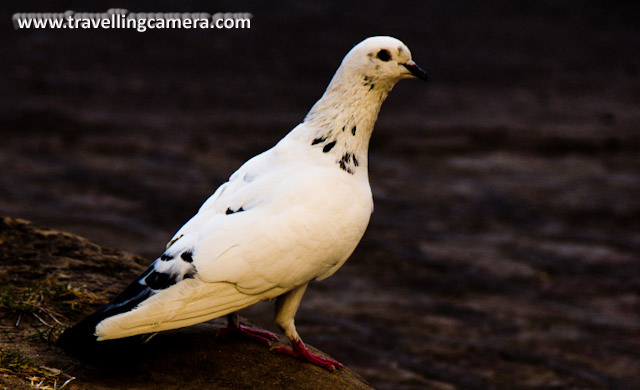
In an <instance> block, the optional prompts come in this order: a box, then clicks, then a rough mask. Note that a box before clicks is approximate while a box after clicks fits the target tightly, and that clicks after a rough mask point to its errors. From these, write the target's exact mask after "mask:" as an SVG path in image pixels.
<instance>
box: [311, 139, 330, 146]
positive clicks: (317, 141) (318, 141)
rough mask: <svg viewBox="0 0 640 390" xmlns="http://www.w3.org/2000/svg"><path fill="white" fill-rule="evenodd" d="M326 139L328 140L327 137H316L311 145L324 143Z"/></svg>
mask: <svg viewBox="0 0 640 390" xmlns="http://www.w3.org/2000/svg"><path fill="white" fill-rule="evenodd" d="M326 140H327V137H320V138H316V139H314V140H313V141H311V145H317V144H320V143H323V142H324V141H326Z"/></svg>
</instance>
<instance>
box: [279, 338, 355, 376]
mask: <svg viewBox="0 0 640 390" xmlns="http://www.w3.org/2000/svg"><path fill="white" fill-rule="evenodd" d="M291 346H292V348H287V347H273V348H271V351H274V352H278V353H282V354H285V355H289V356H293V357H295V358H298V359H301V360H305V361H307V362H309V363H311V364H314V365H316V366H319V367H322V368H324V369H326V370H329V371H334V370H335V369H336V368H342V367H344V366H343V365H342V364H341V363H340V362H338V361H335V360H332V359H328V358H325V357H322V356H318V355H316V354H313V353H311V352H310V351H309V350H308V349H307V347H305V345H304V343H303V342H302V340H293V341H291Z"/></svg>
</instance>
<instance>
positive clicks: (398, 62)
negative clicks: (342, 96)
mask: <svg viewBox="0 0 640 390" xmlns="http://www.w3.org/2000/svg"><path fill="white" fill-rule="evenodd" d="M341 68H342V69H343V70H344V71H345V72H347V73H351V74H350V76H358V75H359V76H361V77H362V79H363V81H364V82H368V83H367V84H369V85H371V84H372V83H373V84H375V82H376V81H378V82H380V83H381V84H390V86H391V87H393V85H394V84H395V83H396V82H398V81H399V80H402V79H407V78H414V77H415V78H418V79H421V80H425V81H426V80H427V74H426V73H425V71H424V70H422V69H420V67H419V66H418V65H416V63H415V62H413V60H412V59H411V51H409V48H408V47H407V46H406V45H405V44H404V43H402V41H400V40H398V39H396V38H392V37H371V38H367V39H365V40H364V41H362V42H360V43H359V44H357V45H356V46H354V47H353V49H351V51H350V52H349V53H348V54H347V55H346V57H345V58H344V60H343V62H342V65H341ZM353 73H355V74H353Z"/></svg>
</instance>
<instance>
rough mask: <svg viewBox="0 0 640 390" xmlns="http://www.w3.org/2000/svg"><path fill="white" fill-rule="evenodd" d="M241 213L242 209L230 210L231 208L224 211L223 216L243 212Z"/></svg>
mask: <svg viewBox="0 0 640 390" xmlns="http://www.w3.org/2000/svg"><path fill="white" fill-rule="evenodd" d="M243 211H244V209H243V208H242V207H240V208H239V209H237V210H231V207H228V208H227V211H225V214H227V215H229V214H235V213H240V212H243Z"/></svg>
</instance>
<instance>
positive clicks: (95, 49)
mask: <svg viewBox="0 0 640 390" xmlns="http://www.w3.org/2000/svg"><path fill="white" fill-rule="evenodd" d="M74 4H75V5H74ZM243 4H244V5H238V4H236V3H232V2H220V3H216V5H215V7H217V8H215V9H212V7H213V6H212V5H211V4H208V3H197V2H192V3H189V4H188V5H181V6H175V5H171V4H169V3H168V2H154V3H151V2H149V3H146V4H145V3H138V5H136V6H135V7H133V6H131V7H130V8H129V10H131V11H149V10H153V11H177V10H186V9H187V8H185V7H188V10H192V11H193V10H197V11H207V12H211V13H215V12H217V11H227V10H229V11H241V12H251V13H252V14H253V15H254V18H253V19H252V28H251V29H250V30H245V31H240V30H234V31H195V30H190V31H187V30H170V31H169V30H165V31H150V32H146V33H137V32H132V31H83V32H82V33H78V32H77V31H51V30H41V31H35V30H33V31H14V30H13V29H12V28H11V26H10V24H9V21H10V17H11V14H12V13H13V12H18V11H42V10H61V9H63V10H66V9H74V10H76V11H106V10H107V9H108V7H109V5H107V4H103V3H94V4H92V6H91V9H86V8H87V6H85V5H82V4H81V3H73V2H69V3H64V4H62V3H60V4H59V5H55V6H54V5H53V3H51V2H41V3H38V2H36V3H34V4H32V5H28V6H27V5H25V6H23V7H24V8H19V9H17V8H16V9H14V8H12V7H9V6H5V7H4V9H3V11H2V12H3V14H2V20H3V21H5V24H6V25H7V28H6V31H5V33H3V34H2V35H0V43H1V44H0V54H1V56H2V58H3V61H1V62H0V74H2V75H3V76H4V79H3V80H2V85H3V91H4V92H5V93H3V94H0V136H1V142H0V167H1V170H0V215H8V216H13V217H20V218H26V219H29V220H33V221H35V222H37V223H39V224H41V225H44V226H48V227H51V228H56V229H61V230H65V231H69V232H72V233H75V234H79V235H81V236H84V237H87V238H89V239H91V240H93V241H95V242H97V243H99V244H101V245H105V246H108V247H113V248H118V249H122V250H126V251H128V252H131V253H135V254H137V255H140V256H142V257H143V258H145V259H152V258H155V257H156V256H157V255H158V254H159V253H160V251H161V248H163V246H164V244H165V243H166V241H167V240H168V239H169V238H170V237H171V236H172V235H173V233H174V232H175V231H176V230H177V229H178V228H179V227H180V226H181V225H182V224H183V223H184V222H185V221H186V220H187V219H188V218H189V217H190V216H191V215H193V213H195V211H196V210H197V209H198V207H199V206H200V204H201V203H202V202H203V201H204V200H205V199H206V198H207V197H208V196H209V195H210V194H211V193H212V192H213V190H215V188H216V187H217V186H218V185H220V184H221V183H222V182H224V181H225V180H226V178H227V177H228V176H229V175H230V174H231V173H232V172H233V171H234V170H235V169H236V168H237V167H238V166H239V165H240V164H241V163H242V162H244V161H245V160H247V159H248V158H250V157H252V156H253V155H255V154H257V153H259V152H261V151H263V150H265V149H267V148H269V147H271V146H272V145H273V144H274V143H275V142H277V140H279V139H280V138H281V137H283V136H284V135H285V134H286V133H287V132H288V131H289V130H290V129H291V128H293V127H294V126H295V125H296V124H297V123H299V121H300V120H301V119H302V118H303V117H304V115H305V113H306V112H307V111H308V109H309V108H310V107H311V105H312V104H313V103H314V102H315V100H317V99H318V98H319V96H320V95H321V94H322V92H323V90H324V88H325V87H326V84H327V83H328V81H329V79H330V78H331V76H332V74H333V72H334V71H335V69H336V68H337V66H338V64H339V62H340V61H341V59H342V57H343V56H344V54H345V53H346V52H347V51H348V50H349V49H350V48H351V47H352V46H353V45H354V44H355V43H357V42H359V41H360V40H362V39H363V38H365V37H367V36H370V35H377V34H388V35H393V36H396V37H398V38H400V39H402V40H403V41H404V42H405V43H406V44H407V45H408V47H409V48H410V49H411V50H412V53H413V57H414V59H415V60H416V62H417V63H418V64H420V65H421V66H422V67H424V68H425V69H426V70H427V72H428V73H429V75H430V78H431V81H430V82H429V83H428V84H421V83H418V82H410V81H405V82H403V83H401V84H400V85H398V87H396V89H395V90H394V91H393V92H392V94H391V96H390V97H389V99H388V100H387V101H386V102H385V104H384V106H383V107H382V112H381V114H380V118H379V121H378V124H377V126H376V130H375V132H374V135H373V139H372V144H371V151H370V156H369V157H370V158H369V159H370V166H369V170H370V177H371V184H372V189H373V194H374V199H375V205H376V206H375V207H376V209H375V212H374V214H373V217H372V220H371V224H370V226H369V229H368V231H367V233H366V235H365V237H364V239H363V241H362V243H361V244H360V246H359V247H358V249H357V250H356V252H355V253H354V255H353V257H352V258H351V259H350V260H349V261H348V262H347V264H346V265H345V266H344V267H343V269H341V270H340V271H339V272H338V273H337V274H336V275H334V276H333V277H332V278H330V279H328V280H326V281H323V282H321V283H316V284H313V285H312V286H311V287H310V289H309V290H308V292H307V294H306V295H305V298H304V300H303V302H302V307H301V309H300V312H299V314H298V316H297V323H298V328H299V330H300V333H301V335H302V337H303V338H304V339H305V341H308V342H309V343H311V344H313V345H315V346H316V347H318V348H319V349H321V350H322V351H325V352H326V353H328V354H330V355H332V356H334V357H335V358H337V359H338V360H340V361H342V362H344V363H345V364H347V365H348V366H349V367H350V368H352V369H353V370H354V371H356V372H358V373H359V374H360V375H362V376H363V377H364V378H365V379H366V380H367V381H369V382H370V383H371V385H372V386H373V387H375V388H377V389H423V388H436V389H440V388H442V389H452V388H456V389H607V388H611V389H634V388H640V281H639V280H640V279H639V278H638V275H640V135H639V133H638V127H640V110H638V107H639V106H640V79H639V77H640V74H639V72H640V29H639V27H638V24H637V21H636V18H635V15H638V13H639V11H640V9H639V6H638V5H627V6H623V5H619V4H614V3H610V2H609V3H607V2H600V1H587V2H578V1H569V0H566V1H557V2H524V1H516V2H512V1H490V2H482V3H479V2H464V1H447V2H422V3H419V4H416V3H415V2H409V1H399V2H393V3H391V2H389V3H387V2H354V3H348V4H347V3H346V2H342V3H339V4H316V5H310V4H300V3H295V2H281V3H279V5H278V7H275V6H272V5H269V4H263V3H261V2H248V3H246V4H245V3H243ZM74 7H75V8H74ZM243 314H244V315H245V316H246V317H248V318H250V319H251V320H252V321H253V322H255V323H257V324H259V325H260V326H262V327H265V328H267V329H271V330H275V329H274V328H273V325H272V307H271V306H269V305H268V304H265V305H259V306H257V307H254V308H252V309H249V310H247V311H246V312H245V313H243ZM203 375H209V373H208V372H206V371H203Z"/></svg>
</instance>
